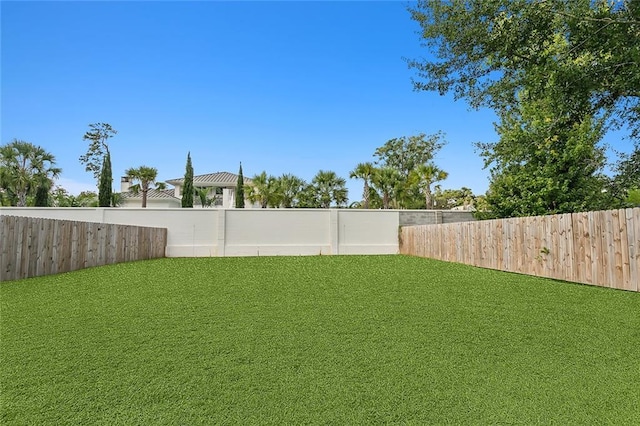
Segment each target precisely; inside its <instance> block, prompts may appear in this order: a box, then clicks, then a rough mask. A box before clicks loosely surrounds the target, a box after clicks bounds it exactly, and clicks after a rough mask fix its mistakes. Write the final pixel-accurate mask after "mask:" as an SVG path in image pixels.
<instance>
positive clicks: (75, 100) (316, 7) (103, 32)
mask: <svg viewBox="0 0 640 426" xmlns="http://www.w3.org/2000/svg"><path fill="white" fill-rule="evenodd" d="M406 5H407V3H406V2H395V1H393V2H271V1H268V2H243V1H240V2H216V1H200V2H158V1H154V2H115V1H112V2H31V1H23V2H10V1H2V2H1V3H0V7H1V20H2V29H1V36H2V42H1V43H2V45H1V48H2V53H1V60H2V63H1V82H2V88H1V96H2V105H1V108H2V112H1V124H2V129H1V140H0V142H1V143H2V144H4V143H7V142H10V141H11V140H12V139H13V138H18V139H22V140H26V141H29V142H32V143H34V144H37V145H41V146H43V147H44V148H45V149H47V150H48V151H49V152H51V153H53V154H54V155H55V156H56V159H57V164H58V166H59V167H61V168H62V169H63V173H62V178H61V180H60V184H61V186H63V187H65V188H67V189H68V190H69V191H70V192H72V193H78V192H79V191H80V190H83V189H95V182H94V180H93V176H92V175H91V174H90V173H88V172H85V171H84V166H83V165H81V164H80V163H79V161H78V157H79V156H80V155H82V154H83V153H85V152H86V148H87V143H86V142H85V141H83V140H82V136H83V134H84V133H85V131H86V130H88V124H90V123H95V122H107V123H110V124H111V125H112V126H113V127H114V128H115V129H117V130H118V135H116V136H115V137H114V138H113V139H111V140H110V147H111V152H112V162H113V173H114V188H115V189H116V190H118V189H119V176H121V175H122V174H123V173H124V170H125V169H127V168H129V167H138V166H140V165H147V166H152V167H156V168H157V169H158V172H159V173H158V177H159V180H167V179H171V178H177V177H182V176H183V175H184V167H185V161H186V156H187V152H188V151H190V152H191V156H192V159H193V165H194V169H195V173H196V174H204V173H211V172H215V171H229V172H233V173H236V172H237V170H238V164H239V162H240V161H242V164H243V169H244V173H245V175H246V176H251V175H253V174H256V173H259V172H261V171H262V170H266V171H267V172H268V173H270V174H273V175H281V174H283V173H293V174H295V175H298V176H300V177H302V178H304V179H306V180H311V178H312V177H313V175H315V173H316V172H317V171H318V170H320V169H323V170H333V171H335V172H336V173H337V174H338V175H340V176H342V177H344V178H345V179H347V184H348V188H349V192H350V193H349V197H350V199H351V201H354V200H358V199H360V196H361V192H362V184H361V182H360V181H357V180H352V179H349V171H350V170H352V169H353V168H354V167H355V165H356V164H357V163H359V162H364V161H373V160H374V158H373V152H374V151H375V149H376V148H377V147H379V146H381V145H383V144H384V143H385V142H386V141H387V140H388V139H391V138H394V137H400V136H409V135H414V134H418V133H421V132H424V133H427V134H431V133H435V132H437V131H443V132H444V133H445V134H446V139H447V141H448V144H447V146H446V147H445V148H443V149H442V150H441V152H440V153H439V154H438V155H437V157H436V163H437V164H438V165H439V166H440V167H441V168H443V169H444V170H446V171H447V172H449V178H448V179H447V180H446V181H445V182H443V187H444V188H460V187H462V186H467V187H469V188H471V189H472V190H473V191H474V193H476V194H480V193H484V192H485V191H486V189H487V187H488V179H487V177H488V172H487V171H486V170H483V162H482V159H481V158H480V157H479V156H478V155H477V153H476V152H475V149H474V146H473V142H477V141H483V142H488V141H494V140H495V139H496V135H495V132H494V128H493V124H492V122H493V121H494V115H493V113H492V112H491V111H488V110H482V111H471V110H469V108H468V106H467V104H465V103H464V102H462V101H458V102H454V101H453V98H452V97H451V96H444V97H442V96H439V95H438V94H436V93H427V92H414V91H413V88H412V85H411V77H412V76H413V75H414V72H413V71H412V70H410V69H408V67H407V65H406V63H405V61H404V60H403V57H407V58H418V57H424V56H427V55H429V52H428V51H426V50H425V49H424V48H422V47H420V42H419V39H418V35H417V34H416V31H417V29H418V26H417V24H416V23H414V22H413V21H412V20H411V19H410V18H409V14H408V12H407V11H406Z"/></svg>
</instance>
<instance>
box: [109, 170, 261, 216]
mask: <svg viewBox="0 0 640 426" xmlns="http://www.w3.org/2000/svg"><path fill="white" fill-rule="evenodd" d="M237 182H238V175H236V174H234V173H229V172H216V173H209V174H206V175H198V176H194V177H193V187H194V188H208V189H209V195H208V198H209V199H210V200H211V205H210V206H205V207H214V208H225V209H230V208H234V207H235V205H236V184H237ZM166 183H167V184H169V185H172V186H173V188H171V189H165V190H157V189H151V190H149V192H148V193H147V207H155V208H173V207H177V208H180V207H182V188H183V186H184V178H177V179H169V180H167V181H166ZM244 183H245V184H251V179H247V178H244ZM130 187H131V183H130V182H129V178H127V177H126V176H123V177H122V178H121V180H120V191H121V193H122V194H123V196H122V198H123V199H122V203H121V207H140V206H141V205H142V194H141V193H138V194H134V193H132V192H131V191H130V190H129V188H130ZM245 205H246V206H247V207H251V203H249V202H248V201H247V200H245ZM193 207H196V208H198V207H200V208H201V207H203V206H202V205H201V203H200V198H199V197H198V196H194V198H193Z"/></svg>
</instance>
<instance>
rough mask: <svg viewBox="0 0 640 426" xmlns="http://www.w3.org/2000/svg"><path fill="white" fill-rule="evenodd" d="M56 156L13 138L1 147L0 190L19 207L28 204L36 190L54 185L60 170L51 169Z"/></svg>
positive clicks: (56, 168)
mask: <svg viewBox="0 0 640 426" xmlns="http://www.w3.org/2000/svg"><path fill="white" fill-rule="evenodd" d="M55 162H56V161H55V157H54V156H53V154H51V153H49V152H47V151H45V150H44V149H43V148H42V147H40V146H36V145H34V144H32V143H29V142H25V141H21V140H18V139H14V140H13V141H12V142H10V143H8V144H6V145H3V146H1V147H0V189H2V190H4V192H6V193H7V197H8V198H9V199H10V200H12V204H13V203H15V205H16V206H18V207H25V206H26V205H27V196H28V195H33V194H35V193H36V191H37V188H39V187H40V188H46V189H47V191H48V190H49V189H50V188H51V187H52V186H53V184H52V181H53V179H54V178H56V177H58V176H59V175H60V173H61V172H62V169H60V168H58V167H54V165H55Z"/></svg>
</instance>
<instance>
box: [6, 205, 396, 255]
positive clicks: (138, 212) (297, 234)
mask: <svg viewBox="0 0 640 426" xmlns="http://www.w3.org/2000/svg"><path fill="white" fill-rule="evenodd" d="M0 215H13V216H28V217H44V218H51V219H66V220H78V221H85V222H98V223H116V224H128V225H139V226H152V227H161V228H167V250H166V255H167V256H168V257H208V256H271V255H319V254H322V255H325V254H394V253H397V252H398V225H399V213H398V211H395V210H386V211H383V210H341V209H337V210H336V209H331V210H329V209H176V208H166V209H154V208H146V209H142V208H127V209H118V208H18V207H3V208H0Z"/></svg>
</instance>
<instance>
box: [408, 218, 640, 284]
mask: <svg viewBox="0 0 640 426" xmlns="http://www.w3.org/2000/svg"><path fill="white" fill-rule="evenodd" d="M400 239H401V241H400V253H403V254H409V255H415V256H421V257H429V258H433V259H439V260H445V261H451V262H459V263H465V264H468V265H473V266H479V267H483V268H491V269H499V270H502V271H508V272H517V273H522V274H529V275H536V276H541V277H548V278H555V279H560V280H565V281H573V282H578V283H583V284H591V285H597V286H601V287H612V288H617V289H622V290H631V291H640V208H635V209H623V210H608V211H597V212H585V213H573V214H562V215H551V216H536V217H524V218H510V219H498V220H487V221H479V222H461V223H451V224H444V225H423V226H406V227H402V229H401V233H400Z"/></svg>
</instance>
